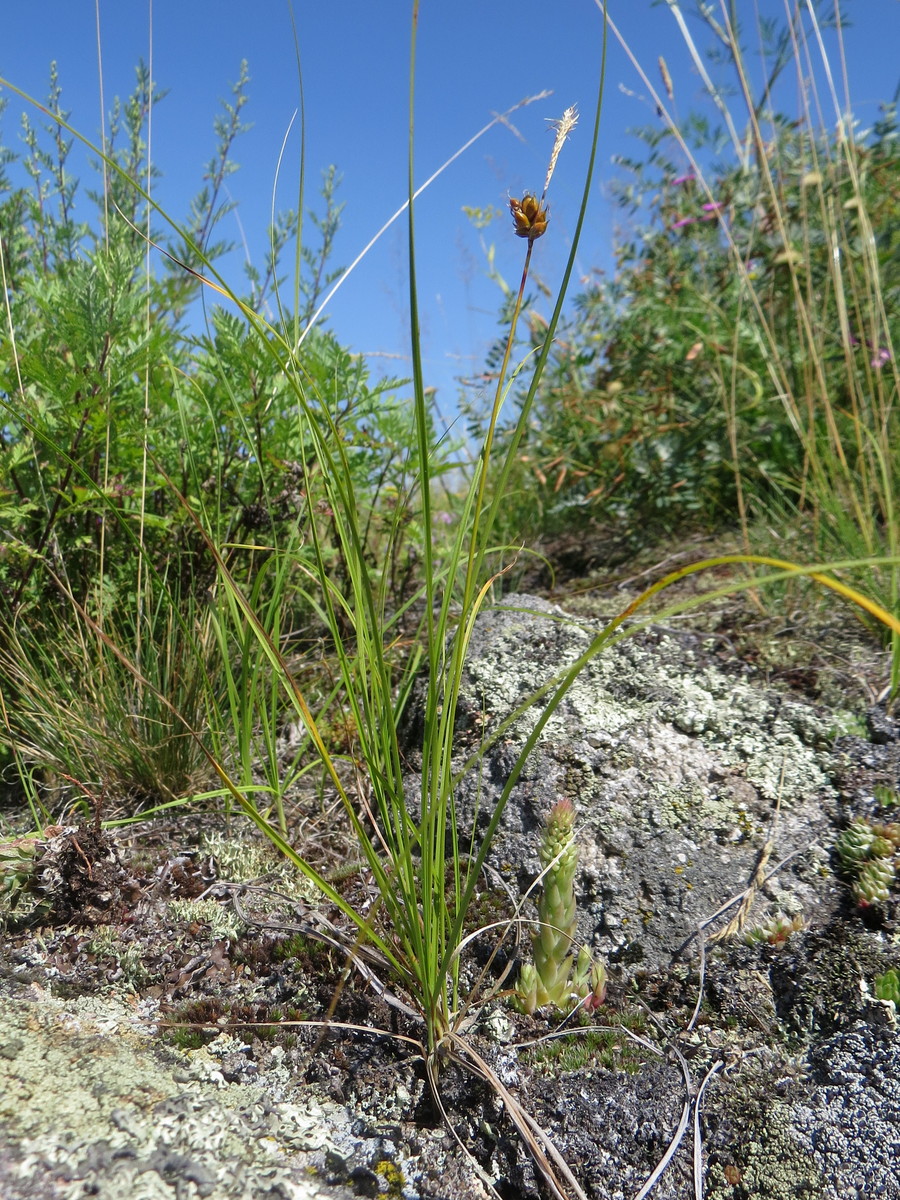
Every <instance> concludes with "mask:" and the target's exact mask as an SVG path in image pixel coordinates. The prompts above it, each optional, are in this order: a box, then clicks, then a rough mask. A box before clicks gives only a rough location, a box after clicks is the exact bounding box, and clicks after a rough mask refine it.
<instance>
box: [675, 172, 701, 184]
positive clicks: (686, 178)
mask: <svg viewBox="0 0 900 1200" xmlns="http://www.w3.org/2000/svg"><path fill="white" fill-rule="evenodd" d="M696 178H697V176H696V175H695V174H694V173H693V172H692V171H691V172H688V174H687V175H678V176H676V178H675V179H673V180H672V183H673V184H677V183H693V182H694V180H695V179H696Z"/></svg>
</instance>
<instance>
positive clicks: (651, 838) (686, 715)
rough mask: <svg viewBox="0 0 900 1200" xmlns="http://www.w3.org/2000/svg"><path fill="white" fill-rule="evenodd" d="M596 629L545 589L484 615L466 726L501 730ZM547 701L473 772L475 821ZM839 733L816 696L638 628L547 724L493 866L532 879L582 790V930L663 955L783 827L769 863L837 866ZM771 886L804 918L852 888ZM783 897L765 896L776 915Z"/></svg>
mask: <svg viewBox="0 0 900 1200" xmlns="http://www.w3.org/2000/svg"><path fill="white" fill-rule="evenodd" d="M507 604H509V605H511V608H506V607H505V606H506V605H507ZM596 628H599V626H597V627H587V626H584V625H581V624H577V623H574V622H573V621H572V620H571V619H569V618H567V617H566V614H565V613H563V612H562V611H561V610H560V609H558V608H555V607H553V606H551V605H549V604H547V603H546V602H545V601H542V600H539V599H535V598H534V597H510V598H508V599H507V600H504V601H503V602H502V604H501V605H500V606H498V607H497V608H495V609H493V610H491V611H488V612H485V613H484V614H483V615H482V616H481V617H480V618H479V621H478V623H477V624H476V629H475V633H474V636H473V638H472V642H471V646H470V653H469V657H468V659H467V667H466V672H467V674H466V681H465V690H464V694H463V698H462V701H461V705H460V712H461V714H462V719H463V720H464V721H465V719H466V716H467V714H471V713H473V712H476V711H477V712H479V713H482V714H484V715H485V717H486V725H487V732H488V733H490V731H491V729H494V728H496V727H497V726H498V724H499V723H500V722H502V721H503V720H504V719H505V718H507V717H508V716H509V714H510V712H511V711H514V710H515V709H516V707H517V706H519V705H521V704H522V703H523V701H524V700H525V699H526V697H527V696H528V695H529V694H530V693H532V692H533V691H534V690H535V689H536V688H537V687H539V686H540V685H541V684H543V683H544V682H546V681H547V680H548V679H551V678H553V677H554V675H556V676H559V675H561V674H562V673H564V672H565V669H566V668H567V667H569V666H570V665H571V664H572V663H573V662H575V661H576V660H577V659H578V658H579V657H580V656H581V655H583V654H584V652H585V650H586V649H587V648H588V647H589V646H590V644H591V638H592V636H593V635H594V633H595V632H596ZM545 706H546V698H545V699H543V700H541V701H540V702H539V703H538V704H537V705H536V706H535V708H534V709H533V710H532V711H531V712H529V713H526V714H525V715H523V716H522V717H521V718H520V719H519V720H518V721H517V722H516V723H515V724H514V725H513V726H512V727H511V728H509V729H507V730H505V731H504V733H503V735H502V738H501V739H500V740H499V741H498V743H497V745H496V746H494V747H492V748H490V749H489V750H488V752H487V754H486V757H485V760H484V764H483V768H482V769H481V770H480V771H479V772H478V773H473V774H472V775H471V776H470V777H468V778H466V779H464V780H463V781H462V783H461V786H460V791H459V799H460V805H461V808H462V811H463V813H464V816H468V815H469V812H470V809H471V812H472V814H473V817H472V818H471V819H476V818H474V813H475V806H476V804H477V805H478V806H479V807H478V812H479V813H480V814H484V813H486V812H489V811H490V810H491V808H492V805H493V804H494V803H496V801H497V798H498V796H499V793H500V791H501V789H502V787H503V784H504V783H505V781H506V779H507V778H508V776H509V772H510V771H511V769H512V767H513V764H514V763H515V761H516V757H517V755H518V753H519V751H520V750H521V748H522V745H523V742H524V738H525V736H526V735H527V732H528V731H529V730H531V729H532V728H533V727H534V722H535V721H536V720H537V719H538V716H539V714H540V713H542V712H543V711H544V708H545ZM829 736H830V724H829V721H827V720H826V719H825V718H823V717H821V716H820V715H819V714H818V713H817V712H816V711H815V710H814V709H813V708H812V707H810V706H808V705H805V704H802V703H800V702H798V701H795V700H793V699H789V698H786V697H783V696H780V695H778V694H776V693H774V692H770V691H768V690H766V689H763V688H760V687H757V686H754V685H753V684H752V683H751V682H748V681H746V680H745V679H741V678H735V677H733V676H731V675H729V674H726V673H725V672H724V671H723V670H720V669H719V668H717V667H715V666H710V665H707V664H705V663H698V662H697V661H696V659H695V658H694V657H693V656H692V654H691V653H690V652H689V651H686V650H685V649H684V648H683V647H682V645H681V644H680V643H679V642H678V640H677V639H676V638H675V637H673V636H670V635H669V634H667V633H664V632H659V631H650V632H649V633H648V632H645V633H644V634H642V635H640V637H639V638H636V639H626V640H624V641H622V642H621V643H618V644H616V645H614V646H612V647H608V648H606V649H604V650H602V651H601V652H600V653H599V654H598V655H597V656H596V657H595V658H593V659H591V660H590V661H589V662H588V663H587V665H586V666H585V667H584V669H583V671H582V672H581V674H580V675H579V676H578V678H577V679H576V680H575V682H574V683H573V684H572V686H571V689H570V690H569V691H568V692H567V693H566V695H565V696H564V697H563V698H562V700H561V702H560V704H559V706H558V708H557V709H556V710H555V711H554V712H553V714H552V716H551V717H550V719H549V720H548V722H547V724H546V727H545V728H544V730H543V733H542V735H541V738H540V740H539V741H538V743H537V745H536V747H535V749H534V750H533V752H532V754H531V756H530V759H529V761H528V762H526V764H525V766H524V769H523V770H522V773H521V777H520V781H519V783H518V785H517V786H516V788H515V790H514V791H513V792H512V794H511V797H510V801H509V804H508V806H507V810H506V813H505V814H504V818H503V822H502V823H501V827H500V830H499V832H498V837H497V842H496V852H497V861H498V862H499V863H504V862H505V863H511V864H512V865H513V867H514V869H515V870H516V871H517V875H518V878H519V882H520V885H522V886H523V887H527V886H528V884H529V883H530V882H531V880H532V879H533V878H534V877H535V875H537V873H538V870H539V867H538V864H537V861H536V855H535V852H534V850H532V849H531V847H535V848H536V844H537V839H536V830H537V829H538V828H539V825H540V821H541V818H542V816H543V814H544V813H546V812H547V811H549V809H550V808H551V807H552V806H553V804H554V803H555V802H556V801H557V800H558V799H560V798H561V797H563V796H565V797H568V798H570V799H571V800H572V801H573V803H574V804H575V807H576V809H577V812H578V820H579V824H578V830H579V832H578V835H577V836H578V839H579V843H580V846H581V862H582V872H581V895H580V911H581V914H582V921H581V926H580V931H581V934H582V936H583V938H584V939H585V940H587V941H588V942H593V944H594V945H595V946H596V947H598V948H600V949H602V950H605V951H607V952H615V953H619V951H620V950H624V949H625V948H626V947H629V946H631V947H632V949H634V950H635V951H637V953H638V957H639V958H640V959H642V961H643V962H644V964H645V965H648V964H649V965H654V964H657V963H660V962H662V961H663V959H664V957H665V956H666V955H667V954H670V953H671V952H672V951H674V950H675V949H676V948H677V947H678V946H680V945H682V944H683V943H684V941H685V939H686V938H688V937H690V936H691V935H692V934H693V933H694V932H696V928H697V925H698V923H699V922H700V921H701V920H703V919H705V918H706V917H708V916H710V915H711V914H712V913H714V912H715V911H716V909H717V908H718V907H719V906H720V905H721V903H722V901H723V900H724V899H725V898H727V897H728V896H732V895H739V894H740V892H741V891H742V890H743V889H744V888H745V887H746V886H747V884H748V882H749V880H750V879H751V878H752V876H753V873H754V871H755V869H756V863H757V860H758V856H759V853H760V851H761V849H762V847H763V845H764V844H766V843H767V841H768V840H769V839H770V838H773V837H774V842H773V844H772V846H771V848H770V853H772V854H773V855H774V856H777V857H782V856H787V855H790V854H791V853H792V852H797V853H800V854H802V856H803V863H804V864H805V868H809V867H810V866H811V865H812V862H813V860H815V862H816V864H817V865H822V864H827V849H824V848H823V843H825V844H826V845H827V842H828V839H829V838H830V836H831V835H830V828H831V817H830V811H829V810H830V809H834V807H835V795H836V793H835V791H834V789H833V788H832V786H831V784H830V782H829V775H828V770H829V766H830V759H829V751H828V745H829ZM484 819H485V818H484V817H483V815H482V817H481V820H482V821H483V820H484ZM776 861H777V859H776ZM767 886H769V887H774V888H777V889H778V890H779V892H780V894H782V896H783V897H784V899H785V901H786V903H787V904H788V905H789V906H790V907H792V908H793V909H794V910H797V911H807V910H809V909H810V908H816V909H820V908H821V905H822V902H823V899H824V900H826V903H827V904H830V905H832V906H833V905H834V904H835V903H837V897H838V896H839V889H838V888H837V887H836V885H835V883H834V880H833V879H832V878H831V874H830V872H829V871H828V870H827V869H826V870H825V871H823V872H822V873H821V874H819V873H817V872H815V871H812V870H809V869H804V871H803V872H796V871H787V872H783V873H782V874H781V875H779V876H778V877H777V878H776V879H774V880H772V881H771V882H770V884H769V885H767ZM770 899H771V896H766V895H761V896H760V904H761V905H762V906H763V910H762V911H763V912H765V904H766V903H767V902H768V901H769V900H770ZM636 930H638V931H639V936H636V933H635V931H636ZM631 953H632V951H631V950H629V954H631Z"/></svg>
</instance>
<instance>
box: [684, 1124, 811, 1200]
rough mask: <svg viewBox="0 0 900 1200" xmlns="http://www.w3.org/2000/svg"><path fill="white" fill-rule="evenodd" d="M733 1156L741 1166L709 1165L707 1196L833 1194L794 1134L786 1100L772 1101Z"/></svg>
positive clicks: (722, 1199) (792, 1198)
mask: <svg viewBox="0 0 900 1200" xmlns="http://www.w3.org/2000/svg"><path fill="white" fill-rule="evenodd" d="M735 1157H739V1158H740V1159H741V1164H740V1166H738V1165H737V1164H736V1163H729V1164H726V1165H725V1166H722V1165H719V1164H716V1165H715V1166H713V1167H711V1168H710V1170H709V1174H708V1178H707V1187H708V1191H707V1192H706V1195H707V1197H708V1200H732V1198H733V1197H734V1196H735V1195H739V1196H741V1197H743V1198H744V1200H796V1197H798V1196H803V1197H808V1198H809V1200H812V1198H813V1197H815V1198H816V1200H825V1197H826V1196H831V1195H832V1194H833V1193H832V1192H831V1191H830V1189H825V1188H824V1187H823V1181H822V1174H821V1171H820V1170H819V1168H818V1165H817V1164H816V1162H815V1160H814V1158H813V1157H812V1155H810V1153H809V1152H808V1151H807V1150H805V1149H804V1148H803V1147H802V1146H801V1145H800V1144H799V1142H798V1140H797V1138H796V1136H795V1135H794V1133H793V1130H792V1127H791V1109H790V1107H789V1106H788V1105H786V1104H781V1103H777V1102H776V1103H774V1104H773V1105H772V1107H771V1108H770V1109H769V1110H768V1112H767V1113H766V1115H765V1121H764V1122H760V1123H759V1124H758V1125H757V1126H756V1128H754V1130H753V1132H752V1134H751V1135H750V1136H749V1137H747V1138H746V1140H745V1141H743V1142H742V1144H741V1146H740V1149H739V1150H738V1152H737V1153H736V1154H735ZM726 1172H727V1173H726ZM731 1181H733V1182H731Z"/></svg>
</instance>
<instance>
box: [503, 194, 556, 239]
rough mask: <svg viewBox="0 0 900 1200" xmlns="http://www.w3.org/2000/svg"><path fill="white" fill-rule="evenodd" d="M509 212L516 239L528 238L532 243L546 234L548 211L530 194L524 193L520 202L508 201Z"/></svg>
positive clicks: (545, 206)
mask: <svg viewBox="0 0 900 1200" xmlns="http://www.w3.org/2000/svg"><path fill="white" fill-rule="evenodd" d="M509 211H510V212H511V213H512V217H513V222H514V224H515V229H516V237H520V238H528V240H529V241H530V242H533V241H534V240H535V238H539V237H542V236H543V235H544V234H545V233H546V232H547V222H548V220H549V219H550V210H549V208H548V207H547V205H542V204H541V202H540V201H539V200H538V199H537V197H536V196H532V195H531V193H530V192H526V193H525V195H524V196H523V197H522V199H521V200H516V199H510V202H509Z"/></svg>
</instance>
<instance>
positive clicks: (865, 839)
mask: <svg viewBox="0 0 900 1200" xmlns="http://www.w3.org/2000/svg"><path fill="white" fill-rule="evenodd" d="M835 849H836V850H837V853H838V858H839V860H840V869H841V871H842V872H843V874H844V875H845V877H847V879H848V880H849V882H850V886H851V888H852V889H853V895H854V896H855V898H856V902H857V904H859V905H860V907H861V908H868V907H870V906H871V905H874V904H884V903H885V902H886V901H887V900H888V898H889V897H890V893H891V888H892V887H893V886H894V881H895V879H896V877H897V866H898V862H897V857H898V851H900V824H898V823H897V822H896V821H892V822H891V823H890V824H888V825H875V824H873V823H872V822H871V821H867V820H865V818H863V817H858V818H857V819H856V820H855V821H854V822H853V823H852V824H851V825H849V826H848V827H847V828H846V829H845V830H844V831H843V833H841V834H840V835H839V837H838V839H837V841H836V842H835Z"/></svg>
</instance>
